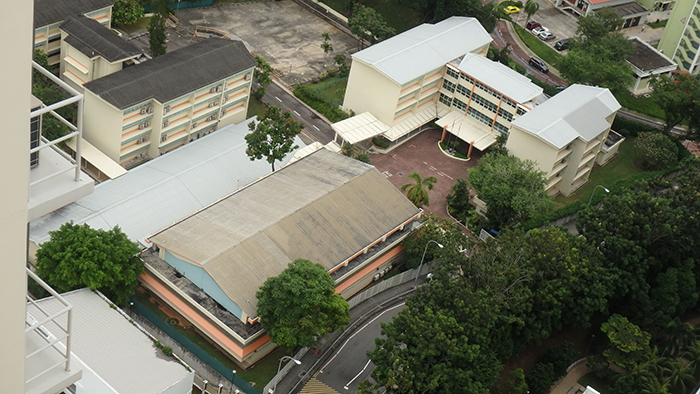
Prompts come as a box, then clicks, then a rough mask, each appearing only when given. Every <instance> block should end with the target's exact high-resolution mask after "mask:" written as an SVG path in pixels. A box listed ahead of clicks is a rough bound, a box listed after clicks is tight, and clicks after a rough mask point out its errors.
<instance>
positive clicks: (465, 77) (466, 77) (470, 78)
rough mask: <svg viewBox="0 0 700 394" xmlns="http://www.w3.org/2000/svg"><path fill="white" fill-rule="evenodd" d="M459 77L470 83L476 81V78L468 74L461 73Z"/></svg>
mask: <svg viewBox="0 0 700 394" xmlns="http://www.w3.org/2000/svg"><path fill="white" fill-rule="evenodd" d="M459 77H460V78H462V79H463V80H465V81H467V82H469V83H474V79H473V78H472V77H470V76H469V75H467V74H461V75H460V76H459Z"/></svg>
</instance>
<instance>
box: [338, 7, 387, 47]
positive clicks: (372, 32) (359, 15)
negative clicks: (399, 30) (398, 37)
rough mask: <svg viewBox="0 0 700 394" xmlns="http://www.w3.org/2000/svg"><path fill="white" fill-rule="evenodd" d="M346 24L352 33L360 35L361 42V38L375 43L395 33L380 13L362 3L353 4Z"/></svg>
mask: <svg viewBox="0 0 700 394" xmlns="http://www.w3.org/2000/svg"><path fill="white" fill-rule="evenodd" d="M348 26H349V27H350V31H351V32H352V34H354V35H356V36H358V37H360V43H361V44H362V43H363V42H364V41H363V40H367V41H369V42H370V43H371V44H376V43H378V42H379V41H382V40H385V39H387V38H389V37H391V36H393V35H394V34H396V31H395V30H394V29H393V28H391V27H389V26H388V25H387V24H386V21H385V20H384V18H383V17H382V16H381V14H379V13H378V12H377V11H375V10H374V8H370V7H365V6H363V5H362V4H355V7H354V10H353V13H352V17H351V18H350V19H348Z"/></svg>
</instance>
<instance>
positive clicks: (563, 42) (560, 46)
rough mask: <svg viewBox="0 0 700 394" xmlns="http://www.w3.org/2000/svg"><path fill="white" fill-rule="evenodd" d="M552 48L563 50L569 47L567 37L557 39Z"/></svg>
mask: <svg viewBox="0 0 700 394" xmlns="http://www.w3.org/2000/svg"><path fill="white" fill-rule="evenodd" d="M554 49H556V50H557V51H563V50H565V49H569V39H568V38H565V39H563V40H559V41H557V43H556V44H554Z"/></svg>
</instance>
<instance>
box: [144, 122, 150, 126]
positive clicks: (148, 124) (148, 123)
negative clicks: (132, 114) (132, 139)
mask: <svg viewBox="0 0 700 394" xmlns="http://www.w3.org/2000/svg"><path fill="white" fill-rule="evenodd" d="M150 125H151V122H143V127H149V126H150Z"/></svg>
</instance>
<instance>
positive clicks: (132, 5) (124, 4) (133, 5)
mask: <svg viewBox="0 0 700 394" xmlns="http://www.w3.org/2000/svg"><path fill="white" fill-rule="evenodd" d="M142 17H143V6H142V5H141V3H139V2H138V1H136V0H115V1H114V7H112V22H113V23H114V24H115V25H117V26H123V25H133V24H134V23H136V22H138V20H139V19H141V18H142Z"/></svg>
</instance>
